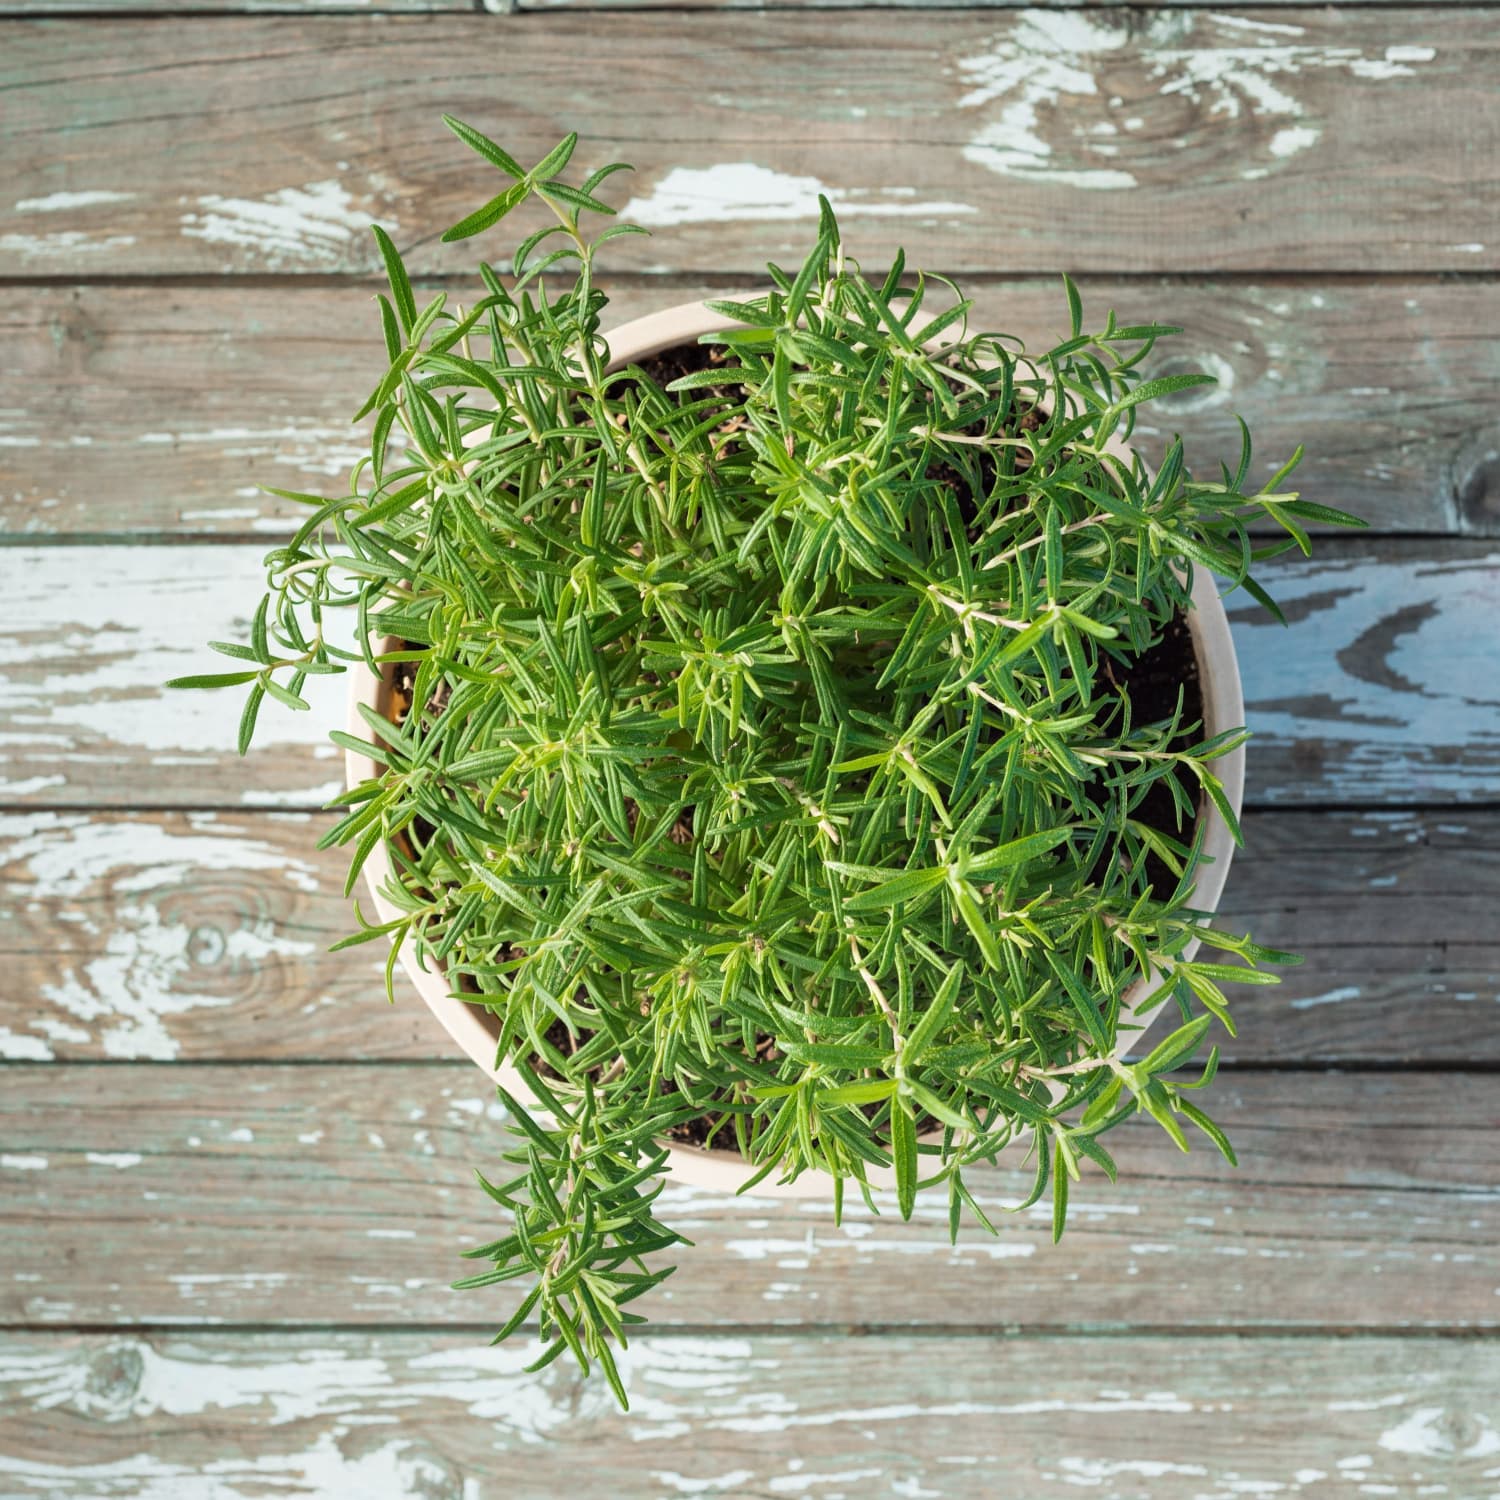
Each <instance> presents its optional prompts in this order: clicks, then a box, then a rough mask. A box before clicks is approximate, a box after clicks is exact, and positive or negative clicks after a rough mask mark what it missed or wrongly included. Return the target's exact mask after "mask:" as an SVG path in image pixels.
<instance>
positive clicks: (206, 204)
mask: <svg viewBox="0 0 1500 1500" xmlns="http://www.w3.org/2000/svg"><path fill="white" fill-rule="evenodd" d="M182 201H183V202H187V201H188V200H187V199H184V200H182ZM193 201H194V203H195V204H196V208H195V209H193V210H190V211H189V212H187V213H184V214H183V215H182V216H181V220H180V225H181V231H182V233H183V235H184V236H185V237H187V238H188V239H196V240H205V241H207V242H209V243H210V244H214V245H231V246H235V247H237V248H244V249H249V250H253V251H255V252H256V253H257V258H258V259H260V260H263V261H264V262H265V264H267V265H272V266H275V265H281V264H284V263H288V262H296V261H317V262H321V263H323V264H330V265H331V264H337V263H338V262H340V261H342V260H343V259H344V257H345V256H346V255H347V254H348V253H349V251H350V249H351V248H352V247H353V246H354V244H355V242H356V240H357V239H359V238H361V237H363V236H367V235H368V234H369V229H370V213H369V211H368V210H367V209H365V208H363V207H360V206H358V205H357V200H356V199H355V198H354V197H353V195H352V194H350V193H349V191H348V190H347V189H346V188H345V187H344V186H343V185H342V184H341V183H339V182H338V181H336V180H334V179H328V180H326V181H323V182H309V183H307V184H305V185H304V186H302V187H288V188H281V189H279V190H278V191H276V192H273V193H266V194H264V195H263V196H261V197H259V198H224V197H220V196H219V195H218V194H216V193H211V194H208V195H206V196H204V197H200V198H197V199H195V200H193ZM386 227H387V228H388V229H390V228H393V227H394V225H393V223H392V222H391V221H390V219H389V217H388V216H387V222H386Z"/></svg>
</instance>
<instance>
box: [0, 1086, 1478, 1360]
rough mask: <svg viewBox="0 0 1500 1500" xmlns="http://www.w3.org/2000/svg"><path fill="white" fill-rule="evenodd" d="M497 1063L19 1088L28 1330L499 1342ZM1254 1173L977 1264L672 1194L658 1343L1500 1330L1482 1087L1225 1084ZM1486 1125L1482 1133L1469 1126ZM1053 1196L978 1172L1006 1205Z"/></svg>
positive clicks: (933, 1211)
mask: <svg viewBox="0 0 1500 1500" xmlns="http://www.w3.org/2000/svg"><path fill="white" fill-rule="evenodd" d="M480 1083H481V1081H480V1079H479V1078H478V1076H477V1075H476V1074H475V1072H474V1070H473V1069H472V1067H470V1066H469V1065H468V1064H467V1063H454V1064H452V1065H448V1066H438V1065H433V1066H428V1067H394V1068H393V1067H378V1066H373V1065H369V1066H356V1065H345V1066H338V1067H323V1066H317V1065H307V1066H303V1067H285V1066H274V1065H272V1066H244V1067H234V1066H218V1067H215V1066H199V1065H193V1064H177V1065H174V1066H172V1067H161V1066H154V1065H151V1064H120V1065H116V1066H113V1067H101V1066H97V1065H93V1066H90V1065H69V1064H59V1065H52V1066H45V1067H42V1066H27V1065H24V1064H13V1065H11V1066H10V1067H8V1068H7V1069H6V1072H5V1089H4V1091H3V1096H0V1143H3V1145H0V1179H3V1192H0V1237H3V1243H4V1244H5V1246H6V1269H5V1271H4V1273H3V1274H0V1321H3V1322H9V1323H18V1324H19V1323H26V1324H56V1325H69V1324H79V1323H83V1324H110V1325H114V1324H125V1323H133V1322H144V1323H160V1322H169V1321H181V1320H184V1319H188V1320H192V1321H197V1322H202V1321H205V1320H207V1321H213V1320H219V1321H225V1320H227V1321H230V1322H235V1323H257V1324H260V1323H276V1324H295V1323H309V1322H311V1323H317V1324H347V1323H361V1322H364V1323H368V1322H371V1321H381V1322H385V1321H393V1322H401V1323H412V1322H418V1321H422V1322H433V1323H457V1322H464V1323H481V1324H483V1323H488V1322H489V1321H490V1320H492V1319H500V1318H503V1317H504V1315H505V1312H506V1309H507V1308H508V1307H509V1306H512V1305H513V1304H512V1303H510V1302H508V1300H507V1297H508V1293H506V1292H503V1291H498V1290H497V1291H496V1292H495V1294H494V1295H491V1294H490V1292H489V1291H485V1292H464V1293H458V1292H453V1291H451V1290H449V1287H448V1283H449V1282H450V1281H451V1280H452V1279H453V1277H454V1276H456V1275H461V1274H464V1266H465V1265H466V1264H467V1263H466V1262H462V1261H460V1260H458V1259H457V1255H458V1252H459V1251H460V1250H461V1249H462V1248H464V1247H465V1246H467V1245H470V1244H475V1243H479V1242H480V1241H481V1240H483V1239H487V1238H491V1237H493V1236H492V1230H493V1227H494V1224H495V1222H496V1220H495V1219H494V1218H493V1217H492V1216H491V1214H490V1213H489V1212H488V1208H489V1207H492V1205H488V1200H486V1199H485V1198H484V1196H483V1194H482V1193H481V1192H480V1191H479V1189H478V1188H477V1187H476V1186H475V1185H474V1184H473V1180H472V1177H471V1175H470V1173H471V1170H472V1169H473V1168H476V1167H478V1168H481V1169H484V1170H487V1171H490V1172H494V1171H496V1170H498V1169H499V1162H498V1158H497V1153H498V1151H499V1150H501V1149H503V1148H502V1142H503V1141H504V1140H505V1139H506V1135H505V1131H504V1127H503V1124H502V1122H501V1117H500V1111H499V1108H498V1106H496V1105H494V1104H493V1103H489V1104H487V1103H486V1099H487V1097H488V1096H487V1093H486V1091H485V1090H484V1089H482V1088H481V1086H480ZM1205 1103H1207V1104H1208V1105H1209V1106H1210V1107H1211V1110H1212V1113H1213V1114H1214V1116H1215V1117H1216V1118H1217V1119H1218V1120H1219V1121H1220V1123H1221V1124H1222V1125H1223V1126H1224V1128H1225V1129H1226V1130H1227V1131H1228V1133H1229V1136H1230V1138H1231V1139H1232V1140H1233V1141H1234V1143H1235V1146H1236V1149H1237V1151H1238V1152H1239V1157H1240V1167H1239V1169H1238V1170H1237V1171H1236V1170H1235V1169H1233V1168H1231V1167H1229V1166H1228V1165H1227V1164H1226V1163H1224V1162H1223V1161H1221V1160H1220V1159H1219V1158H1218V1156H1217V1155H1215V1154H1214V1153H1213V1152H1212V1148H1209V1147H1207V1146H1206V1144H1205V1145H1204V1147H1203V1149H1201V1150H1200V1149H1199V1148H1198V1147H1196V1146H1195V1147H1194V1150H1193V1152H1192V1154H1191V1155H1190V1156H1189V1157H1187V1158H1184V1157H1183V1156H1182V1155H1181V1154H1180V1153H1179V1152H1178V1150H1177V1148H1176V1147H1175V1146H1173V1145H1172V1144H1171V1142H1170V1141H1169V1140H1168V1139H1167V1138H1166V1136H1165V1135H1164V1134H1163V1133H1162V1132H1161V1130H1160V1128H1159V1127H1157V1126H1156V1125H1154V1124H1142V1123H1140V1122H1132V1123H1131V1124H1128V1125H1125V1126H1122V1127H1120V1129H1119V1130H1117V1131H1116V1132H1115V1133H1114V1135H1113V1136H1112V1137H1111V1142H1110V1144H1111V1149H1112V1150H1114V1152H1115V1155H1116V1159H1117V1161H1118V1162H1119V1165H1120V1184H1119V1186H1118V1187H1116V1188H1111V1187H1110V1186H1109V1184H1108V1182H1107V1181H1106V1180H1105V1179H1104V1177H1103V1176H1102V1174H1099V1173H1097V1172H1091V1174H1090V1175H1088V1176H1086V1177H1085V1178H1084V1180H1083V1182H1082V1183H1081V1184H1078V1185H1077V1186H1075V1187H1074V1189H1073V1192H1072V1193H1071V1194H1070V1205H1069V1226H1068V1232H1067V1234H1066V1236H1065V1237H1064V1240H1063V1242H1062V1244H1061V1245H1060V1246H1058V1247H1057V1248H1055V1249H1054V1248H1053V1247H1052V1246H1051V1243H1050V1238H1051V1217H1050V1211H1049V1209H1048V1207H1047V1205H1046V1204H1041V1205H1038V1206H1037V1207H1036V1208H1035V1209H1033V1210H1029V1211H1027V1212H1025V1213H1023V1214H1021V1215H1019V1216H1016V1217H1014V1218H1006V1219H1005V1221H1004V1223H1003V1225H1002V1227H1001V1235H1000V1238H999V1239H997V1240H989V1239H987V1238H986V1237H984V1236H983V1235H981V1234H965V1235H963V1236H962V1237H961V1238H960V1241H959V1244H958V1246H957V1247H956V1248H954V1247H952V1246H950V1245H949V1242H948V1226H947V1204H946V1199H945V1197H944V1196H943V1195H942V1194H937V1195H936V1196H934V1195H932V1194H927V1195H924V1197H923V1198H922V1201H921V1203H920V1205H919V1208H918V1211H917V1213H916V1215H915V1216H914V1218H913V1219H912V1221H911V1222H910V1223H903V1222H902V1221H901V1220H900V1219H899V1218H898V1217H896V1215H895V1214H894V1211H893V1203H894V1200H893V1199H890V1200H884V1199H883V1200H882V1204H883V1212H882V1214H881V1215H880V1217H878V1218H874V1217H872V1216H871V1215H870V1214H869V1213H868V1211H867V1210H866V1209H865V1208H864V1207H863V1206H862V1205H861V1206H859V1207H858V1208H857V1209H850V1210H849V1211H848V1212H847V1213H846V1216H845V1223H844V1226H843V1228H836V1227H835V1226H834V1224H833V1222H832V1217H831V1213H830V1210H829V1208H828V1207H827V1206H826V1205H825V1204H824V1203H823V1202H822V1201H819V1200H806V1201H803V1202H800V1203H798V1202H792V1203H786V1202H778V1201H775V1200H770V1199H765V1198H756V1197H753V1196H748V1197H743V1198H739V1199H730V1198H725V1197H723V1196H722V1195H718V1194H710V1193H705V1192H697V1191H693V1190H690V1189H684V1188H670V1189H669V1190H668V1195H669V1196H668V1197H666V1198H664V1201H663V1209H662V1212H663V1214H664V1216H665V1217H666V1218H667V1221H668V1222H670V1223H674V1224H675V1225H677V1227H678V1228H680V1229H681V1230H682V1232H683V1233H685V1234H686V1235H687V1236H688V1237H689V1238H690V1239H692V1240H693V1241H694V1242H695V1247H696V1248H695V1249H694V1250H692V1251H691V1252H684V1254H683V1257H682V1260H681V1269H680V1270H679V1272H678V1273H677V1274H676V1275H675V1276H674V1277H672V1279H671V1281H670V1282H669V1283H668V1284H667V1285H665V1286H664V1287H662V1288H661V1289H660V1291H659V1294H657V1295H656V1296H655V1298H654V1303H653V1307H652V1308H651V1309H650V1312H651V1316H652V1321H653V1323H654V1324H657V1325H675V1326H684V1325H688V1326H694V1327H701V1326H713V1327H730V1326H734V1325H745V1324H757V1323H758V1324H766V1323H783V1322H785V1323H794V1324H808V1323H817V1324H820V1325H827V1326H844V1325H851V1324H852V1325H857V1326H867V1325H880V1326H885V1325H896V1326H902V1327H905V1326H908V1325H910V1326H917V1325H926V1326H931V1325H940V1326H956V1327H963V1328H975V1329H978V1328H987V1329H1004V1328H1009V1327H1012V1326H1017V1327H1026V1328H1032V1329H1040V1328H1046V1329H1053V1330H1059V1331H1074V1332H1077V1331H1084V1330H1087V1329H1098V1328H1104V1327H1115V1326H1121V1325H1124V1326H1130V1327H1144V1328H1153V1329H1158V1330H1161V1329H1167V1328H1177V1329H1185V1330H1191V1329H1228V1328H1242V1329H1254V1328H1260V1329H1283V1330H1284V1329H1287V1328H1294V1327H1297V1328H1309V1329H1311V1328H1319V1329H1332V1328H1363V1329H1386V1330H1393V1329H1458V1328H1478V1327H1493V1326H1495V1325H1496V1324H1497V1323H1500V1307H1497V1299H1496V1297H1495V1295H1494V1288H1495V1274H1494V1273H1495V1265H1494V1254H1493V1246H1494V1244H1495V1240H1496V1236H1497V1234H1500V1197H1497V1195H1496V1192H1495V1185H1496V1182H1497V1181H1500V1176H1497V1174H1500V1115H1497V1110H1500V1098H1497V1094H1496V1090H1495V1088H1494V1080H1493V1078H1492V1077H1488V1076H1485V1075H1479V1074H1447V1075H1442V1076H1437V1075H1431V1074H1421V1073H1416V1074H1352V1075H1350V1074H1339V1073H1295V1074H1279V1073H1270V1074H1259V1073H1237V1074H1234V1075H1225V1076H1223V1077H1221V1078H1220V1079H1219V1080H1218V1081H1217V1083H1216V1084H1215V1087H1214V1090H1213V1092H1212V1094H1211V1095H1210V1096H1208V1097H1206V1099H1205ZM1458 1121H1462V1122H1463V1123H1462V1128H1461V1129H1458V1128H1455V1122H1458ZM1029 1179H1030V1173H1029V1172H1027V1171H1023V1170H1020V1164H1019V1163H1017V1165H1016V1169H1013V1170H1012V1169H1007V1170H1001V1169H998V1168H996V1169H991V1170H989V1171H986V1172H982V1173H979V1174H977V1175H976V1176H975V1178H974V1179H973V1184H972V1185H973V1187H974V1189H975V1191H976V1196H978V1197H979V1199H980V1201H981V1202H982V1203H985V1204H987V1205H989V1207H990V1208H991V1209H993V1210H994V1211H995V1212H997V1213H1002V1217H1003V1208H1004V1207H1005V1206H1006V1205H1009V1204H1014V1203H1015V1202H1017V1201H1018V1200H1019V1198H1020V1196H1021V1194H1022V1193H1023V1191H1024V1188H1025V1186H1026V1185H1027V1184H1029Z"/></svg>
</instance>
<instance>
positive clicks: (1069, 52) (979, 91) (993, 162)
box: [958, 10, 1136, 190]
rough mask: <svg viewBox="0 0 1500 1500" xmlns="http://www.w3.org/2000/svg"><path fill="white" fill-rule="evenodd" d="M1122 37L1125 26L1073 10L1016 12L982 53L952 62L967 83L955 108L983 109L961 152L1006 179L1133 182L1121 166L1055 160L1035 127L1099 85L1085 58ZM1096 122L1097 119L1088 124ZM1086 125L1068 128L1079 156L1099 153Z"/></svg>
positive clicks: (1114, 185)
mask: <svg viewBox="0 0 1500 1500" xmlns="http://www.w3.org/2000/svg"><path fill="white" fill-rule="evenodd" d="M1128 40H1129V31H1128V29H1127V28H1126V27H1124V26H1121V25H1118V24H1116V23H1114V22H1104V21H1098V20H1095V19H1093V18H1092V17H1090V16H1085V15H1083V14H1081V13H1079V12H1077V11H1044V10H1031V11H1021V12H1019V13H1018V14H1017V16H1016V18H1015V24H1014V26H1013V27H1012V28H1011V29H1010V30H1009V31H1008V32H1007V33H1006V34H1005V35H1003V36H1000V37H997V38H996V39H995V40H994V41H993V42H992V43H991V44H990V46H989V48H988V49H987V50H985V51H983V52H980V53H978V54H976V55H975V56H973V57H966V58H963V59H961V60H960V62H959V73H960V76H961V78H962V79H963V81H964V83H965V84H966V85H967V92H966V93H964V94H963V95H961V96H960V98H959V101H958V107H959V108H960V109H987V110H988V109H990V107H991V106H994V105H998V106H999V108H998V112H996V111H993V110H991V113H992V114H993V115H994V118H992V119H991V120H989V121H988V122H987V123H986V124H984V125H983V126H982V127H981V128H980V129H979V131H978V132H977V133H976V134H975V135H974V136H972V137H971V138H970V140H969V141H968V143H967V144H966V145H965V146H964V148H963V154H964V158H965V160H967V161H971V162H973V163H974V164H975V165H976V166H981V167H984V168H986V169H987V170H989V171H991V172H998V173H999V174H1001V175H1002V176H1005V177H1019V178H1024V179H1026V180H1028V181H1033V182H1043V183H1050V184H1056V185H1060V186H1065V187H1073V188H1092V189H1105V190H1112V189H1119V188H1131V187H1134V186H1135V185H1136V179H1135V177H1134V175H1133V174H1132V173H1130V172H1128V171H1125V170H1124V169H1122V168H1120V167H1113V166H1098V165H1093V164H1084V165H1072V164H1063V163H1061V162H1059V161H1056V160H1054V152H1053V144H1052V142H1051V141H1050V140H1048V139H1047V137H1046V136H1045V135H1044V134H1043V133H1042V124H1041V113H1042V111H1044V110H1046V111H1051V112H1057V113H1061V112H1062V111H1061V110H1060V109H1059V106H1060V105H1063V104H1064V102H1065V101H1069V100H1074V99H1082V98H1092V97H1096V96H1097V95H1098V92H1099V90H1098V85H1097V84H1096V83H1095V81H1094V75H1093V73H1092V72H1091V71H1090V70H1089V67H1088V64H1087V58H1089V57H1091V56H1096V55H1098V54H1100V53H1105V52H1113V51H1116V50H1118V49H1119V48H1121V47H1123V46H1125V44H1126V43H1127V41H1128ZM1095 123H1096V124H1097V123H1098V122H1095ZM1093 133H1096V132H1093V131H1092V130H1091V129H1090V128H1089V127H1085V128H1084V129H1082V130H1078V131H1075V134H1076V135H1077V136H1079V137H1080V139H1078V140H1077V141H1076V142H1071V143H1070V150H1071V151H1072V153H1073V154H1074V155H1075V156H1077V157H1079V158H1082V159H1084V160H1085V161H1086V159H1087V157H1089V156H1090V155H1093V156H1101V155H1103V154H1104V153H1103V152H1102V151H1101V149H1100V145H1099V142H1098V141H1097V140H1090V139H1088V138H1087V137H1088V136H1089V135H1091V134H1093Z"/></svg>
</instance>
